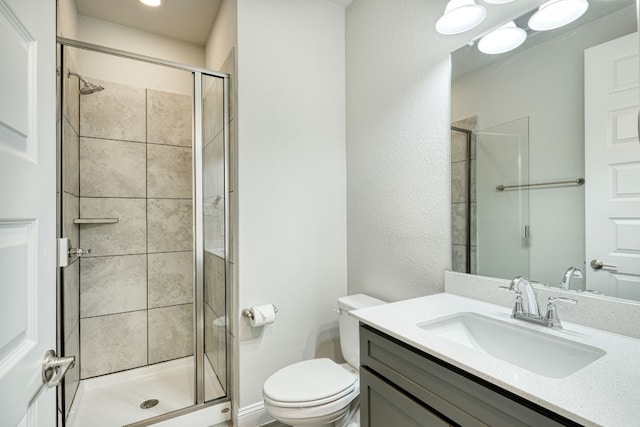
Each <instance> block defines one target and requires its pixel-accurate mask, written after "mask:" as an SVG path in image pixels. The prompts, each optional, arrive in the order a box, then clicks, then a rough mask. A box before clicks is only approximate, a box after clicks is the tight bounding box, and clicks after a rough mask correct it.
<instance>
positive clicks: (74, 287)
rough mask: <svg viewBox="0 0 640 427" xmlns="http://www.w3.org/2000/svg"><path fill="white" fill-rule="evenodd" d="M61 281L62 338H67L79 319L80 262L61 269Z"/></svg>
mask: <svg viewBox="0 0 640 427" xmlns="http://www.w3.org/2000/svg"><path fill="white" fill-rule="evenodd" d="M62 283H63V295H64V307H63V329H64V339H65V340H68V339H69V337H70V335H71V332H72V331H73V329H74V328H77V326H78V321H79V320H80V262H79V261H78V260H76V261H75V262H74V263H73V264H71V265H69V266H68V267H65V268H64V269H63V271H62Z"/></svg>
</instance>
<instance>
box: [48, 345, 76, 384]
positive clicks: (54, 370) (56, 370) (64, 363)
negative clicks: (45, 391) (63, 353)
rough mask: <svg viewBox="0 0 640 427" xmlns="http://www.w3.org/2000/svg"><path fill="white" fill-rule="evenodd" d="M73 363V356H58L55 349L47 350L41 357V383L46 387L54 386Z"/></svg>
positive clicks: (74, 361) (74, 359) (74, 360)
mask: <svg viewBox="0 0 640 427" xmlns="http://www.w3.org/2000/svg"><path fill="white" fill-rule="evenodd" d="M75 363H76V358H75V356H68V357H58V356H56V352H55V351H53V350H49V351H47V352H46V353H45V354H44V358H43V359H42V383H43V384H45V385H46V386H47V387H48V388H52V387H56V386H57V385H58V384H60V381H62V378H64V375H65V374H66V373H67V371H68V370H69V369H71V368H72V367H73V365H75Z"/></svg>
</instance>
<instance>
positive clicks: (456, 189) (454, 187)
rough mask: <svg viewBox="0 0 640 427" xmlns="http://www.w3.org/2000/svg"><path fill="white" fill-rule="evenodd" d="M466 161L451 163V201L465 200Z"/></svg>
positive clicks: (460, 201)
mask: <svg viewBox="0 0 640 427" xmlns="http://www.w3.org/2000/svg"><path fill="white" fill-rule="evenodd" d="M466 168H467V162H456V163H452V164H451V202H452V203H464V202H466V200H467V172H466Z"/></svg>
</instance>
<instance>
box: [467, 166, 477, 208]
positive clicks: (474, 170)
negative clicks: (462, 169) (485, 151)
mask: <svg viewBox="0 0 640 427" xmlns="http://www.w3.org/2000/svg"><path fill="white" fill-rule="evenodd" d="M477 165H478V161H477V160H475V159H474V160H471V170H470V171H469V173H470V174H471V177H470V178H471V179H470V181H471V182H470V184H471V194H470V198H471V201H472V202H475V201H476V183H477V182H478V180H477V178H476V173H477Z"/></svg>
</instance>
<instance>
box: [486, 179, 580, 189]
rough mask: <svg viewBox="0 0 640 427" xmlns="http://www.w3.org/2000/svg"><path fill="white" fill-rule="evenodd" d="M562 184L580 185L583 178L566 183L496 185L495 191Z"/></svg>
mask: <svg viewBox="0 0 640 427" xmlns="http://www.w3.org/2000/svg"><path fill="white" fill-rule="evenodd" d="M562 184H574V185H582V184H584V178H578V179H570V180H568V181H552V182H540V183H538V184H519V185H498V186H497V187H496V190H498V191H504V190H507V189H509V188H525V187H541V186H546V185H562Z"/></svg>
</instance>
